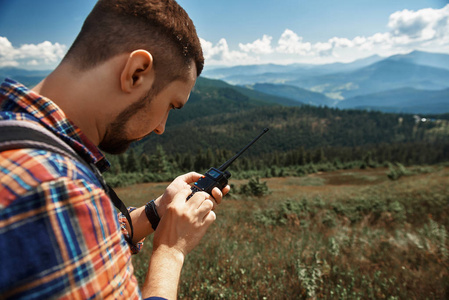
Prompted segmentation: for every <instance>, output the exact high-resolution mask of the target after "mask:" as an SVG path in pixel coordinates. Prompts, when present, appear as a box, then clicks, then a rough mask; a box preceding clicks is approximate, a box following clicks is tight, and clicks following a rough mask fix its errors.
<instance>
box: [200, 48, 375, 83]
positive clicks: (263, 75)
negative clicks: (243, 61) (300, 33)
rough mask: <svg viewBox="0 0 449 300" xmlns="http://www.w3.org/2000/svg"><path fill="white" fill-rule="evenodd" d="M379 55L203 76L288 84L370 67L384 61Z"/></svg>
mask: <svg viewBox="0 0 449 300" xmlns="http://www.w3.org/2000/svg"><path fill="white" fill-rule="evenodd" d="M382 59H383V58H382V57H380V56H378V55H373V56H370V57H368V58H364V59H360V60H357V61H354V62H351V63H333V64H325V65H313V64H291V65H276V64H262V65H247V66H234V67H227V68H216V69H212V70H207V69H206V70H205V71H204V72H203V76H205V77H208V78H213V79H221V80H224V81H226V82H228V83H231V84H236V85H245V84H254V83H276V84H279V83H286V82H290V81H297V80H301V79H306V78H309V77H315V76H320V75H325V74H331V73H337V72H348V71H353V70H356V69H358V68H362V67H365V66H368V65H370V64H372V63H375V62H377V61H380V60H382Z"/></svg>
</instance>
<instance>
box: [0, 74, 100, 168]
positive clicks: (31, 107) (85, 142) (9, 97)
mask: <svg viewBox="0 0 449 300" xmlns="http://www.w3.org/2000/svg"><path fill="white" fill-rule="evenodd" d="M0 106H1V107H2V110H4V111H11V112H14V113H22V114H24V115H23V118H25V119H34V120H37V121H38V122H39V123H40V124H41V125H43V126H44V127H45V128H47V129H48V130H50V131H51V132H53V133H54V134H56V135H57V136H58V137H59V138H61V139H62V140H64V141H65V142H66V143H67V144H69V145H70V146H71V147H72V148H73V149H74V150H75V151H76V152H77V153H78V154H80V155H81V156H82V157H83V158H84V159H88V161H90V162H92V163H94V164H96V165H97V167H99V169H100V171H102V172H103V171H105V170H107V169H108V168H109V162H108V161H107V160H106V158H105V156H104V155H103V154H102V153H101V151H100V150H99V149H98V147H96V146H95V145H94V144H93V143H92V142H91V141H90V140H89V139H88V138H87V137H86V136H85V135H84V134H83V133H82V132H81V130H80V129H79V128H78V127H77V126H76V125H75V124H74V123H72V122H71V121H70V120H69V119H68V118H67V116H66V115H65V113H64V112H63V111H62V110H61V109H60V108H59V107H58V106H57V105H56V103H54V102H53V101H51V100H50V99H48V98H46V97H43V96H41V95H39V94H37V93H35V92H33V91H31V90H29V89H28V88H26V87H25V86H24V85H22V84H20V83H18V82H16V81H14V80H11V79H5V81H4V82H3V83H2V85H1V86H0ZM27 115H28V116H27Z"/></svg>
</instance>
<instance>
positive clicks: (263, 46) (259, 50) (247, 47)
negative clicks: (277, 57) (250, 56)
mask: <svg viewBox="0 0 449 300" xmlns="http://www.w3.org/2000/svg"><path fill="white" fill-rule="evenodd" d="M272 39H273V38H272V37H271V36H268V35H265V34H264V35H263V37H262V39H257V40H255V41H254V42H252V43H249V44H241V43H240V44H239V47H240V50H242V51H243V52H253V53H255V54H270V53H273V49H272V48H271V40H272Z"/></svg>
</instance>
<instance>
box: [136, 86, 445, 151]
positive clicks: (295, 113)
mask: <svg viewBox="0 0 449 300" xmlns="http://www.w3.org/2000/svg"><path fill="white" fill-rule="evenodd" d="M283 101H287V102H288V100H287V99H283V98H280V97H274V96H269V95H266V94H263V93H260V92H256V91H252V90H250V89H245V88H243V87H235V86H232V85H228V84H226V83H224V82H222V81H218V80H208V79H204V78H200V79H199V80H198V82H197V85H196V87H195V89H194V91H192V94H191V97H190V100H189V102H188V103H187V105H186V106H185V107H184V108H183V109H182V110H180V111H174V112H171V113H170V117H169V120H168V123H167V126H166V131H165V133H164V134H163V135H162V136H157V135H151V136H149V137H148V138H146V139H145V140H143V141H141V142H140V143H139V144H138V145H136V146H137V147H136V149H137V150H139V152H140V151H142V152H144V153H147V154H149V155H151V153H154V151H155V148H156V145H157V144H159V145H162V147H163V149H164V150H165V151H166V152H167V153H168V154H169V155H175V154H177V153H179V154H192V155H194V154H195V153H198V152H201V151H206V150H207V149H212V150H216V149H220V150H227V151H230V152H232V153H233V152H235V151H237V150H239V149H240V148H241V147H243V146H244V145H246V144H247V143H248V142H249V141H250V140H251V139H252V138H253V137H255V136H256V135H257V134H258V133H259V132H261V131H262V129H263V128H265V127H268V128H270V132H269V133H268V134H267V135H266V136H265V137H264V138H263V139H262V140H261V141H260V142H258V143H256V144H255V145H254V147H253V148H251V151H249V152H250V153H251V154H250V155H260V154H264V153H265V154H269V153H273V152H280V153H282V152H287V151H293V150H295V149H298V148H300V147H304V148H305V149H314V148H321V147H356V146H368V145H379V144H395V143H408V142H417V141H431V142H435V141H442V140H447V136H448V135H449V128H448V122H447V121H445V120H441V119H443V118H444V117H446V118H447V116H432V117H431V118H427V119H426V122H422V117H423V116H420V117H419V118H418V117H417V116H413V115H408V114H387V113H381V112H367V111H358V110H339V109H334V108H327V107H324V108H322V107H312V106H307V105H302V106H299V107H293V106H286V103H284V102H283ZM278 103H279V104H282V105H278ZM292 104H293V103H290V105H292ZM298 104H299V103H298V102H296V105H298ZM299 105H301V104H299Z"/></svg>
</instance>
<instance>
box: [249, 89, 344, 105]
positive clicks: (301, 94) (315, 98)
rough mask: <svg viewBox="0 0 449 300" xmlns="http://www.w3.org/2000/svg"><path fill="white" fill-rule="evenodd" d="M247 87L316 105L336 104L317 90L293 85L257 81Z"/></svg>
mask: <svg viewBox="0 0 449 300" xmlns="http://www.w3.org/2000/svg"><path fill="white" fill-rule="evenodd" d="M245 87H247V88H250V89H254V90H256V91H260V92H263V93H266V94H270V95H278V96H282V97H286V98H289V99H292V100H296V101H298V102H301V103H305V104H308V105H314V106H330V107H332V106H334V104H335V102H336V101H335V100H334V99H330V98H328V97H326V96H325V95H323V94H321V93H317V92H312V91H309V90H306V89H302V88H299V87H296V86H293V85H286V84H272V83H256V84H253V85H246V86H245Z"/></svg>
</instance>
